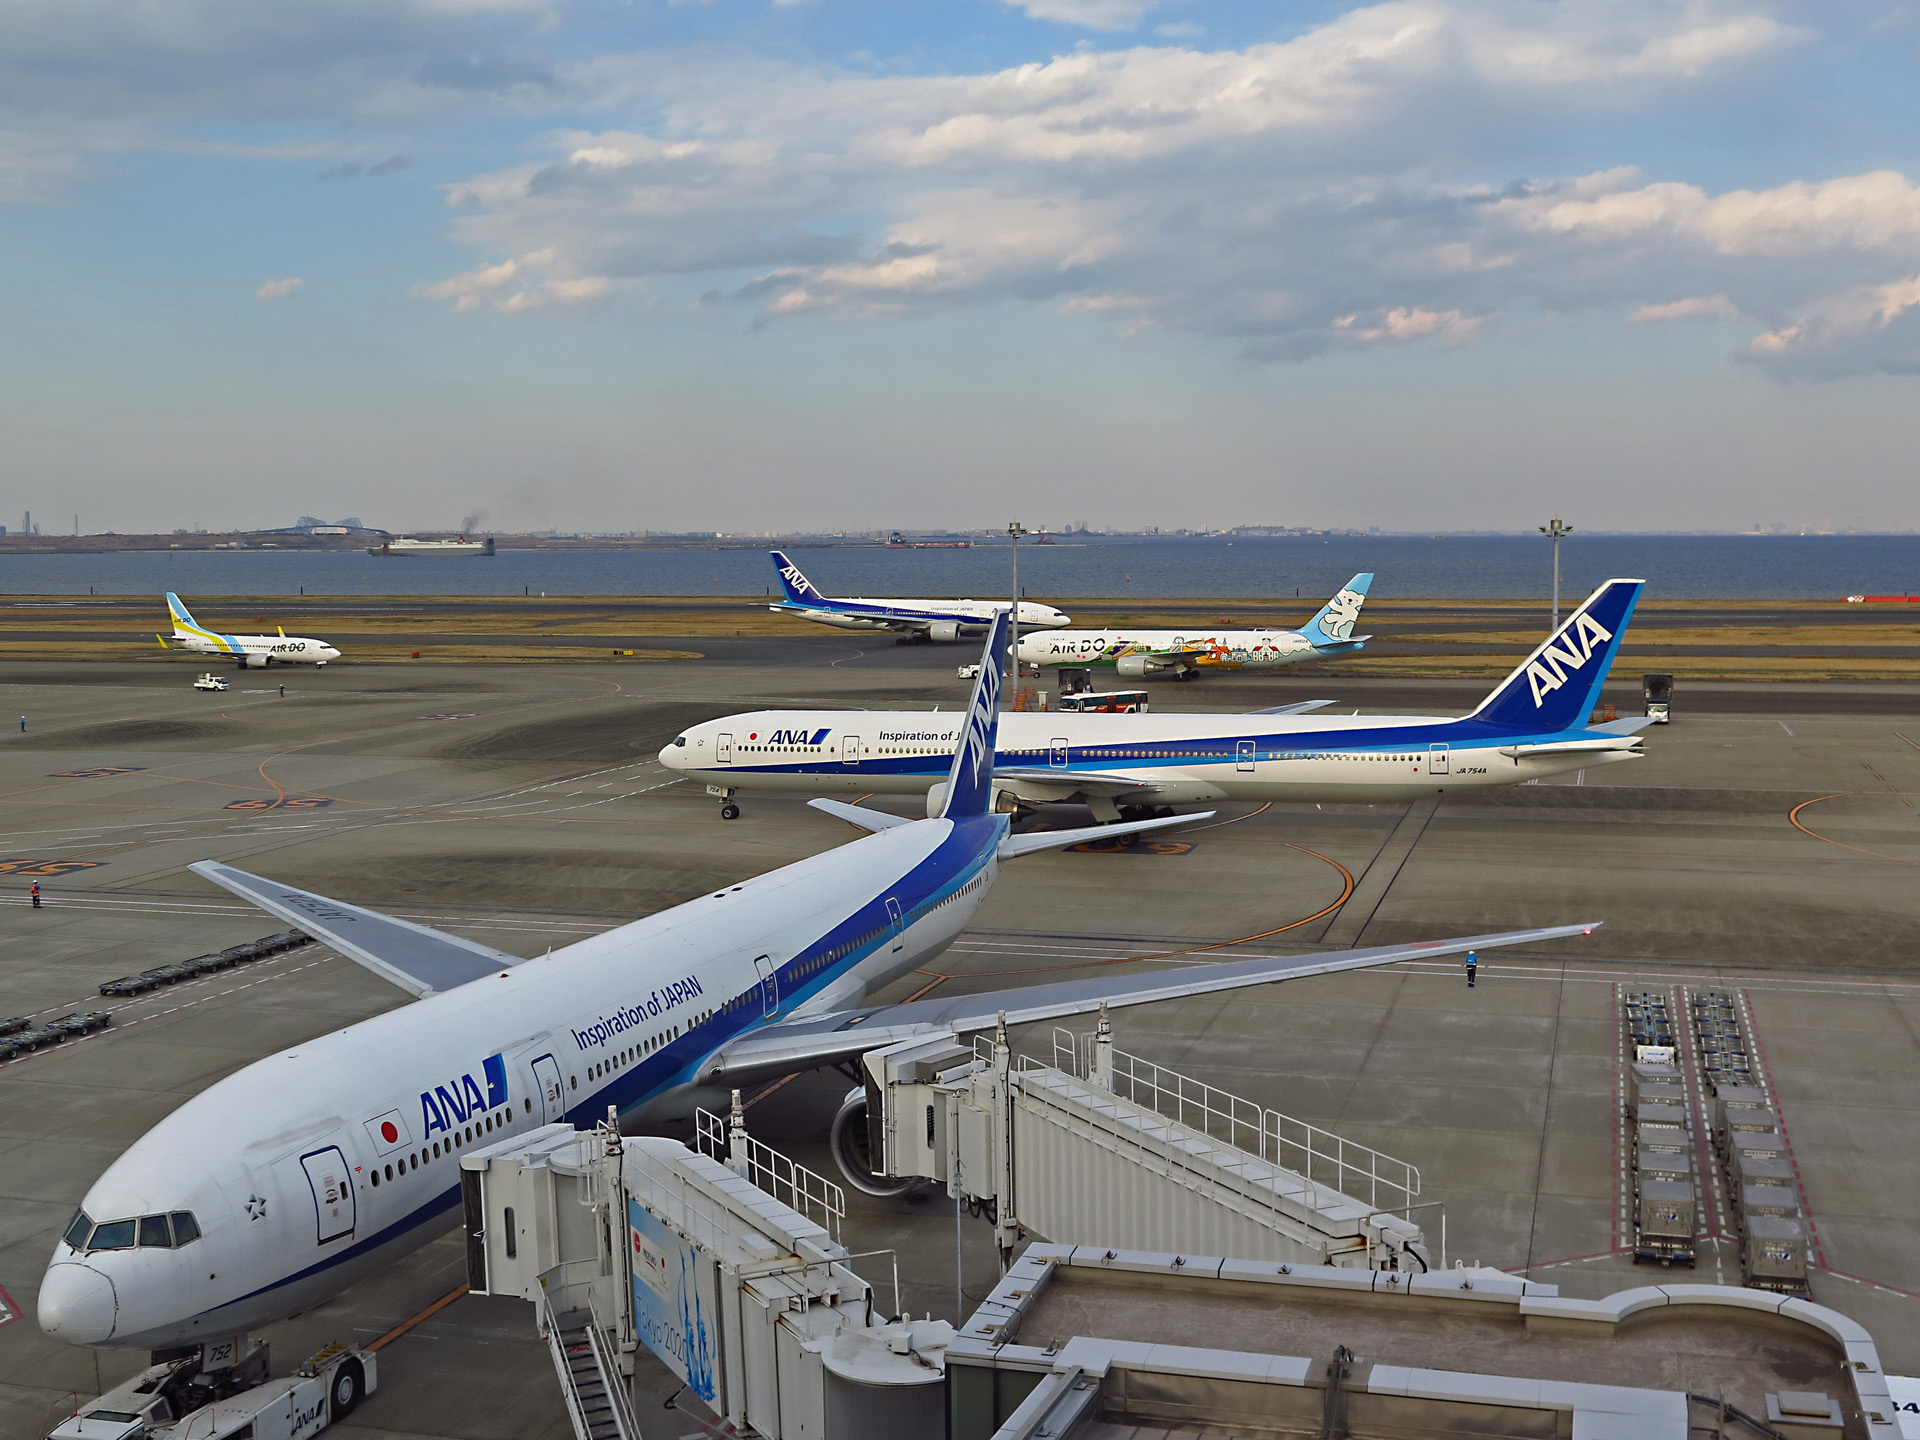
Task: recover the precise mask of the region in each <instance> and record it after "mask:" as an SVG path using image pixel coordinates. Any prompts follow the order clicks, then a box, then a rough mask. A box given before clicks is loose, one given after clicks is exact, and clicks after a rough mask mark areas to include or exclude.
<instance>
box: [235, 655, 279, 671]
mask: <svg viewBox="0 0 1920 1440" xmlns="http://www.w3.org/2000/svg"><path fill="white" fill-rule="evenodd" d="M240 664H241V667H242V668H244V669H247V670H264V669H266V668H267V667H268V666H269V665H271V664H273V656H271V655H242V656H241V657H240Z"/></svg>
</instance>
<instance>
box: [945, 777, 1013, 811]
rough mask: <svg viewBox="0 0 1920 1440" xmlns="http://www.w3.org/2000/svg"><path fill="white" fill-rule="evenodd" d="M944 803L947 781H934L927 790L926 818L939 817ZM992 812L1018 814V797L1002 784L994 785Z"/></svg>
mask: <svg viewBox="0 0 1920 1440" xmlns="http://www.w3.org/2000/svg"><path fill="white" fill-rule="evenodd" d="M946 803H947V782H946V781H944V780H939V781H936V782H935V783H934V784H933V785H932V786H931V787H930V788H929V789H928V790H927V818H928V819H929V820H938V819H939V818H940V812H941V810H942V809H944V808H945V806H946ZM993 813H994V814H996V815H1018V814H1019V813H1020V799H1019V797H1018V796H1016V795H1015V794H1014V793H1013V792H1012V791H1011V790H1008V789H1007V788H1005V787H1004V786H1001V785H996V786H994V787H993Z"/></svg>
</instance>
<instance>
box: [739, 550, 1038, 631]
mask: <svg viewBox="0 0 1920 1440" xmlns="http://www.w3.org/2000/svg"><path fill="white" fill-rule="evenodd" d="M769 553H770V554H771V555H772V556H773V568H774V569H775V570H777V571H779V572H780V586H781V588H782V589H783V590H785V591H786V595H787V598H786V600H785V602H784V603H782V604H779V605H769V606H768V607H767V608H768V609H769V610H772V611H774V612H776V613H777V614H782V615H798V616H799V617H800V618H801V619H802V620H814V621H817V622H818V623H820V624H822V625H833V626H837V627H838V628H840V629H842V630H891V631H893V632H894V633H895V634H896V635H898V636H900V637H901V638H902V639H903V640H936V641H940V642H942V643H946V642H951V641H954V640H958V639H959V638H960V637H961V636H963V635H984V634H985V633H986V630H987V626H989V625H990V624H992V623H993V617H994V616H996V615H1004V614H1005V613H1006V611H1007V602H1006V601H1005V600H868V599H860V598H858V597H854V596H847V597H843V598H840V599H835V598H833V597H831V596H827V595H822V594H821V593H820V592H819V591H818V590H816V589H814V588H813V582H812V581H811V580H809V579H807V577H806V576H804V575H802V574H801V573H800V567H799V566H797V565H795V564H794V563H793V562H792V561H791V560H789V559H788V558H787V557H786V556H785V555H783V554H781V553H780V552H779V551H778V550H774V551H770V552H769ZM1072 623H1073V621H1072V619H1071V617H1069V616H1066V615H1063V614H1061V613H1060V612H1059V611H1058V610H1056V609H1054V608H1053V606H1051V605H1042V604H1039V603H1038V602H1036V601H1033V600H1022V601H1021V602H1020V628H1021V630H1023V631H1025V630H1029V629H1033V630H1045V629H1051V628H1053V627H1055V626H1059V625H1070V624H1072Z"/></svg>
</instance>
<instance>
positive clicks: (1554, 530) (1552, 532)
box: [1540, 520, 1573, 635]
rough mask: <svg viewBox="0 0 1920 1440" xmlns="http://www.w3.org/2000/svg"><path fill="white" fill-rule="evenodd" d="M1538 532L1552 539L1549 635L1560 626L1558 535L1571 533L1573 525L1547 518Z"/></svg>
mask: <svg viewBox="0 0 1920 1440" xmlns="http://www.w3.org/2000/svg"><path fill="white" fill-rule="evenodd" d="M1540 533H1541V534H1542V535H1546V536H1548V537H1550V538H1551V539H1552V540H1553V624H1552V626H1551V627H1549V628H1548V630H1547V633H1548V634H1549V635H1551V634H1552V633H1553V632H1554V631H1555V630H1558V629H1559V628H1560V537H1561V536H1563V535H1571V534H1572V533H1573V527H1572V526H1571V525H1567V524H1564V523H1562V522H1561V521H1559V520H1549V521H1548V522H1547V523H1546V524H1545V525H1542V526H1541V527H1540Z"/></svg>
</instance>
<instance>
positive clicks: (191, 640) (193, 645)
mask: <svg viewBox="0 0 1920 1440" xmlns="http://www.w3.org/2000/svg"><path fill="white" fill-rule="evenodd" d="M167 609H168V610H169V611H171V612H172V614H173V645H169V644H167V637H166V636H164V635H156V636H154V637H153V638H154V639H156V640H158V641H159V642H160V648H161V649H163V650H170V649H172V648H173V647H174V646H175V645H177V646H179V648H180V649H182V650H191V651H192V652H193V653H194V654H196V655H226V656H230V657H231V658H232V659H234V660H235V661H237V662H239V664H240V666H241V667H242V668H243V669H248V670H264V669H266V668H267V666H269V665H324V664H326V663H327V662H328V661H329V660H338V659H339V658H340V652H339V651H338V650H336V649H334V648H333V646H331V645H329V644H328V643H327V642H326V641H324V640H314V639H310V638H309V637H307V636H304V635H289V634H287V632H286V631H285V630H280V631H279V633H277V634H274V635H222V634H220V632H219V631H217V630H209V629H207V627H206V626H204V625H202V624H200V623H199V622H197V621H196V620H195V619H194V618H193V616H192V615H190V614H189V613H188V612H187V607H186V606H185V605H183V604H181V603H180V597H179V596H178V595H176V594H174V593H173V592H172V591H171V590H169V591H168V592H167Z"/></svg>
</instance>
